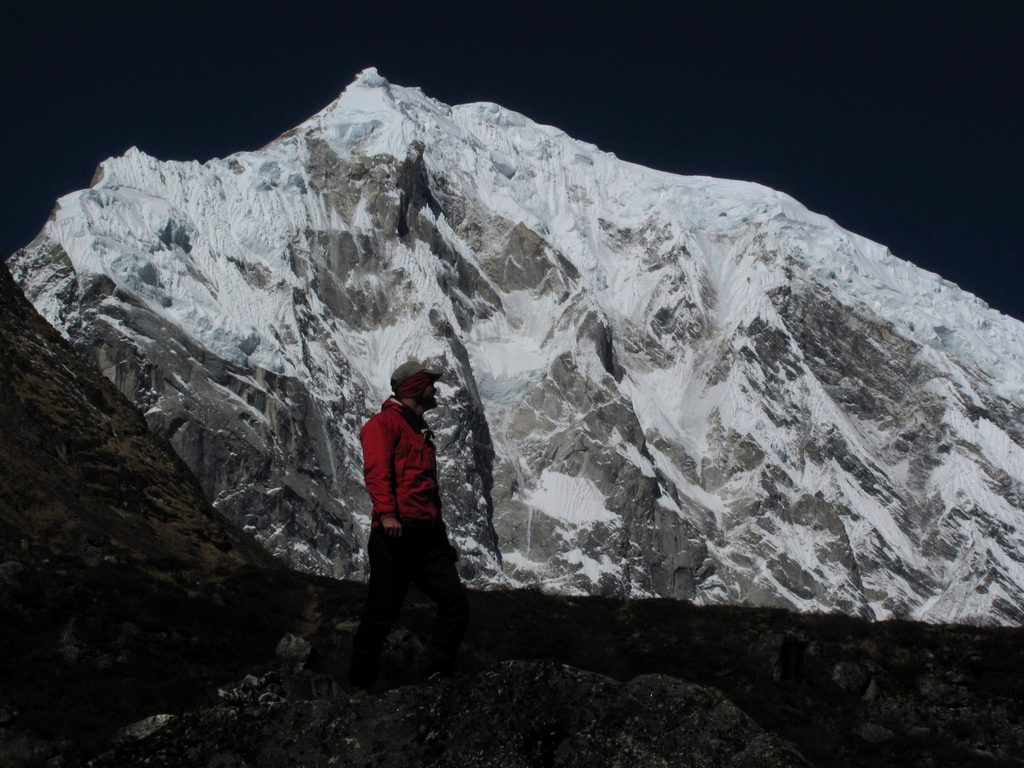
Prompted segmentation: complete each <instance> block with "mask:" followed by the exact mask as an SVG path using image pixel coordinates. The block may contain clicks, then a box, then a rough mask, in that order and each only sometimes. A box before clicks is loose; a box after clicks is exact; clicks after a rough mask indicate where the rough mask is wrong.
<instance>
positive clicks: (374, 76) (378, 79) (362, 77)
mask: <svg viewBox="0 0 1024 768" xmlns="http://www.w3.org/2000/svg"><path fill="white" fill-rule="evenodd" d="M352 85H355V86H360V87H363V88H384V87H386V86H388V85H390V83H388V81H387V79H386V78H384V77H383V76H382V75H381V74H380V73H379V72H378V71H377V68H376V67H367V68H366V69H364V70H363V71H362V72H360V73H358V74H357V75H356V79H355V80H353V81H352Z"/></svg>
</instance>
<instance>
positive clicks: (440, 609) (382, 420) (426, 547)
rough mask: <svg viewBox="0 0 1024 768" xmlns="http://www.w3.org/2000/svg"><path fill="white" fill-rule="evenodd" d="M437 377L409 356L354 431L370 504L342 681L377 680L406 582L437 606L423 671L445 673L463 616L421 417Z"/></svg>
mask: <svg viewBox="0 0 1024 768" xmlns="http://www.w3.org/2000/svg"><path fill="white" fill-rule="evenodd" d="M439 378H441V372H440V371H439V370H433V369H431V368H428V367H427V366H425V365H423V364H422V363H420V362H419V361H417V360H410V361H409V362H407V363H404V364H403V365H400V366H399V367H398V369H397V370H395V372H394V373H393V374H392V375H391V389H392V391H393V393H394V395H393V396H392V397H391V398H389V399H388V400H386V401H385V402H384V405H383V406H382V407H381V410H380V413H378V414H376V415H375V416H373V417H372V418H371V419H370V420H369V421H368V422H366V425H365V426H364V427H363V428H362V430H361V431H360V433H359V440H360V442H361V443H362V445H363V474H364V477H365V480H366V490H367V491H368V492H369V494H370V501H371V502H372V504H373V509H372V520H371V529H370V541H369V544H368V545H367V549H368V552H369V557H370V588H369V594H368V595H367V599H366V606H365V607H364V608H363V614H362V621H361V622H360V624H359V629H358V630H357V631H356V637H355V642H354V644H353V651H352V663H351V667H350V668H349V680H350V681H351V682H352V683H353V684H354V685H358V686H360V687H364V688H369V687H370V686H371V685H373V683H374V681H375V680H376V679H377V667H378V660H379V657H380V651H381V647H382V646H383V644H384V639H385V638H386V637H387V635H388V632H389V631H390V630H391V625H392V624H394V622H395V621H396V620H397V619H398V614H399V611H400V609H401V607H402V603H403V602H404V600H405V593H406V591H407V590H408V588H409V583H410V582H412V583H413V584H415V585H416V586H417V587H419V588H420V589H421V590H423V592H424V593H425V594H426V595H427V596H428V597H429V598H430V599H431V600H433V601H434V602H435V603H436V604H437V615H436V617H435V619H434V631H433V636H432V638H431V642H430V668H429V669H428V674H432V673H434V672H440V673H441V674H442V675H445V676H451V675H452V674H454V670H455V656H456V653H457V652H458V649H459V645H460V644H461V642H462V636H463V634H465V631H466V624H467V621H468V619H469V601H468V600H467V597H466V590H465V588H464V587H463V586H462V582H461V581H460V580H459V574H458V571H457V570H456V569H455V560H456V559H457V558H458V554H457V553H456V551H455V548H454V547H452V545H451V544H450V543H449V542H448V534H447V531H446V529H445V525H444V521H443V520H442V519H441V495H440V492H439V490H438V484H437V460H436V456H435V451H434V444H433V442H432V440H431V432H430V429H429V428H428V427H427V424H426V422H425V421H424V419H423V414H424V412H425V411H428V410H430V409H431V408H436V407H437V400H436V399H435V390H434V382H435V381H437V380H438V379H439Z"/></svg>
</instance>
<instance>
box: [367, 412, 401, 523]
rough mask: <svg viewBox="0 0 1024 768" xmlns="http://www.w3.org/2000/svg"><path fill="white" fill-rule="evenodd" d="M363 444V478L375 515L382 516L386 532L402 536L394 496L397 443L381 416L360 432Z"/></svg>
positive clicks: (381, 521) (380, 517)
mask: <svg viewBox="0 0 1024 768" xmlns="http://www.w3.org/2000/svg"><path fill="white" fill-rule="evenodd" d="M359 441H360V442H361V443H362V445H363V480H364V481H365V483H366V490H367V492H368V493H369V494H370V503H371V504H372V505H373V511H372V515H373V517H376V518H379V519H380V524H381V526H382V527H383V528H384V533H386V534H387V535H388V536H401V535H402V523H401V522H400V521H399V520H398V502H397V499H396V498H395V478H394V468H395V443H394V439H393V437H392V435H391V434H390V433H389V432H388V431H387V430H386V429H384V427H383V425H382V424H381V423H380V420H379V419H371V420H370V421H368V422H367V423H366V426H364V427H363V429H362V430H361V431H360V433H359Z"/></svg>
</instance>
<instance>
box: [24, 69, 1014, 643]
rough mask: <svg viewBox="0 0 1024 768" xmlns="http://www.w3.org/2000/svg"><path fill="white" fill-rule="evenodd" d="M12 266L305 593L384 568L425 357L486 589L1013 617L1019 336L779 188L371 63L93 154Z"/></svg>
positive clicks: (457, 501)
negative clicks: (407, 400) (368, 548)
mask: <svg viewBox="0 0 1024 768" xmlns="http://www.w3.org/2000/svg"><path fill="white" fill-rule="evenodd" d="M640 130H642V128H641V129H640ZM11 266H12V270H13V271H14V274H15V276H16V278H17V280H18V282H19V283H20V284H21V285H22V287H23V288H24V289H25V291H26V293H27V294H28V296H29V297H30V298H31V300H32V301H33V302H34V303H35V305H36V306H37V307H38V308H39V309H40V311H41V312H42V313H43V314H44V316H45V317H47V319H49V320H50V321H51V322H52V323H54V325H56V326H57V327H58V328H59V329H61V331H62V332H63V333H64V334H66V335H67V337H68V338H69V339H70V340H71V342H72V343H73V345H74V346H75V348H76V349H77V350H78V351H79V352H80V353H82V354H84V355H86V356H87V357H89V358H91V359H92V360H93V361H94V362H95V363H96V364H97V365H98V366H99V367H100V369H101V370H102V371H103V372H104V374H105V375H106V376H107V377H108V378H110V379H111V380H112V381H114V382H115V383H116V384H117V386H118V388H119V389H120V390H121V391H122V392H123V393H125V394H126V395H127V396H129V397H130V398H131V399H132V400H133V401H134V402H135V403H136V404H137V405H138V406H139V407H140V408H141V409H142V410H143V411H144V412H145V413H146V418H147V420H148V422H149V424H150V425H151V427H152V428H153V429H154V430H155V431H156V432H157V433H158V434H160V435H162V436H164V437H166V438H167V439H169V440H170V441H171V443H172V445H173V446H174V447H175V450H177V451H178V452H179V454H180V455H181V456H182V457H183V459H184V460H185V461H186V463H187V464H188V465H189V466H190V467H191V468H192V469H193V471H195V473H196V475H197V476H198V477H199V480H200V483H201V485H202V488H203V491H204V493H205V494H206V495H207V497H208V498H209V499H210V500H211V501H212V502H213V504H214V505H215V507H216V508H217V509H219V510H221V511H222V512H224V513H225V514H226V515H227V516H229V517H230V518H232V519H234V520H236V521H238V522H239V523H241V524H242V525H244V526H245V527H246V530H248V531H250V532H252V533H254V534H255V535H256V536H257V537H258V538H259V539H260V540H261V541H263V543H264V544H265V545H266V546H267V547H268V548H270V549H271V551H273V552H275V553H276V554H278V555H280V556H281V557H283V558H285V559H287V560H288V561H289V562H290V563H292V564H293V565H296V566H298V567H300V568H304V569H306V570H310V571H313V572H316V573H322V574H330V575H335V576H356V577H358V576H361V575H363V569H364V566H365V563H364V562H363V558H362V554H361V553H362V544H363V542H364V540H365V537H366V535H367V525H368V514H367V504H368V502H367V499H366V497H365V492H364V491H363V490H362V487H361V480H360V464H359V448H358V442H357V439H356V434H357V431H358V427H359V426H360V425H361V423H362V422H363V421H364V420H365V419H366V418H367V417H368V416H369V415H370V414H371V413H372V412H374V411H375V410H376V409H377V408H378V407H379V404H380V401H381V400H382V399H383V398H384V397H385V396H386V395H387V377H388V374H389V372H390V371H391V370H392V369H393V368H394V367H395V366H396V365H397V364H398V363H399V362H401V361H402V360H403V359H404V358H406V357H408V356H413V355H415V356H420V357H425V358H430V359H432V360H435V361H437V360H441V359H442V358H443V359H444V361H445V364H446V366H447V368H448V370H449V371H450V374H449V376H447V377H446V380H445V381H444V382H443V385H442V386H441V387H440V394H441V399H442V402H443V405H444V407H443V408H442V409H441V410H440V411H438V412H434V413H433V414H432V415H431V416H430V419H431V421H432V424H433V426H434V427H435V428H436V430H437V431H438V433H439V440H438V443H439V449H440V450H439V453H440V456H441V459H442V488H443V493H444V503H445V514H446V517H447V519H448V521H449V525H450V528H451V530H452V531H453V532H454V534H455V538H456V539H457V543H458V545H459V547H460V549H461V550H462V552H463V553H464V555H465V556H464V558H463V560H462V568H463V570H464V575H465V576H467V577H468V578H470V579H471V580H473V582H474V583H476V584H479V585H491V586H501V585H523V584H542V585H545V587H546V588H549V589H552V590H556V591H561V592H565V593H599V594H606V595H620V596H625V595H630V596H643V595H662V596H673V597H680V598H685V599H687V600H691V601H694V602H697V603H701V604H711V603H744V604H755V605H782V606H787V607H790V608H796V609H799V610H840V611H843V612H846V613H849V614H851V615H857V616H863V617H869V618H886V617H901V616H911V617H919V618H923V619H927V620H937V621H946V620H949V621H964V622H985V623H989V622H992V623H1006V624H1018V623H1020V622H1021V620H1022V619H1024V555H1022V552H1024V512H1022V505H1024V501H1022V499H1024V493H1022V489H1024V430H1022V427H1021V424H1022V423H1024V422H1022V416H1024V326H1022V325H1021V324H1020V323H1019V322H1017V321H1015V320H1012V319H1010V318H1007V317H1004V316H1002V315H999V314H998V313H997V312H995V311H993V310H991V309H989V308H988V307H987V306H985V305H984V304H983V303H982V302H980V301H979V300H978V299H976V298H975V297H973V296H970V295H969V294H966V293H964V292H962V291H960V290H959V289H957V288H956V286H953V285H952V284H950V283H948V282H946V281H944V280H942V279H941V278H939V277H938V276H936V275H932V274H929V273H926V272H924V271H922V270H919V269H917V268H915V267H913V266H912V265H910V264H908V263H906V262H903V261H900V260H899V259H897V258H895V257H893V256H892V255H891V254H890V253H889V252H888V251H887V250H886V249H885V248H883V247H881V246H879V245H877V244H874V243H871V242H869V241H866V240H864V239H863V238H860V237H857V236H856V235H853V234H851V233H848V232H846V231H844V230H842V229H841V228H840V227H838V226H837V225H836V224H835V223H834V222H832V221H830V220H828V219H826V218H824V217H822V216H818V215H815V214H813V213H811V212H809V211H807V210H806V209H805V208H804V207H803V206H801V205H800V204H799V203H797V202H796V201H794V200H793V199H791V198H789V197H787V196H786V195H784V194H781V193H778V192H775V191H772V190H769V189H765V188H764V187H760V186H758V185H754V184H747V183H742V182H734V181H722V180H716V179H709V178H702V177H681V176H673V175H669V174H665V173H660V172H657V171H651V170H648V169H645V168H641V167H638V166H635V165H631V164H629V163H625V162H622V161H620V160H618V159H616V158H615V157H614V156H612V155H609V154H606V153H603V152H601V151H599V150H598V149H597V148H595V147H593V146H591V145H587V144H584V143H581V142H578V141H574V140H573V139H571V138H570V137H568V136H566V135H565V134H564V133H562V132H560V131H558V130H557V129H554V128H550V127H546V126H541V125H537V124H535V123H533V122H531V121H529V120H528V119H526V118H525V117H523V116H521V115H518V114H515V113H513V112H510V111H508V110H505V109H503V108H501V107H499V106H497V105H493V104H470V105H463V106H457V107H449V106H446V105H444V104H441V103H439V102H437V101H434V100H432V99H430V98H428V97H426V96H425V95H424V94H423V93H422V92H420V91H419V90H418V89H410V88H401V87H397V86H394V85H391V84H389V83H388V82H387V81H385V80H384V79H383V78H382V77H380V76H379V75H378V74H377V73H376V72H375V71H373V70H368V71H366V72H364V73H363V74H362V75H360V76H359V78H358V79H357V80H356V81H355V82H354V83H353V84H352V85H351V86H349V88H348V89H346V91H345V92H344V93H343V94H342V95H341V97H340V98H339V99H338V100H337V101H336V102H334V103H333V104H331V105H330V106H328V107H327V108H326V109H324V110H323V111H322V112H320V113H319V114H317V115H315V116H313V117H312V118H310V120H308V121H306V122H305V123H303V124H302V125H300V126H298V127H297V128H295V129H293V130H290V131H288V132H287V133H285V134H284V135H282V136H281V137H280V138H278V139H277V140H275V141H274V142H272V143H271V144H269V145H268V146H266V147H264V148H262V149H260V150H258V151H256V152H244V153H239V154H236V155H233V156H231V157H229V158H226V159H223V160H221V159H215V160H211V161H209V162H207V163H205V164H199V163H176V162H160V161H158V160H156V159H153V158H151V157H148V156H146V155H145V154H143V153H142V152H140V151H138V150H135V149H133V150H131V151H129V152H128V153H127V154H126V155H125V156H123V157H120V158H113V159H110V160H108V161H106V162H104V163H103V164H102V166H101V168H100V172H99V173H98V175H97V179H96V181H95V182H94V184H93V186H92V187H91V188H90V189H87V190H83V191H81V192H76V193H73V194H71V195H68V196H65V197H64V198H61V200H60V201H59V203H58V206H57V209H56V211H55V212H54V215H53V217H52V219H51V220H50V221H49V222H48V223H47V224H46V226H45V227H44V228H43V231H42V232H41V233H40V235H39V236H38V237H37V238H36V240H35V241H34V242H33V243H31V244H30V245H29V246H27V247H26V248H25V249H23V250H22V251H20V252H18V253H17V254H16V255H15V256H14V258H13V260H12V263H11Z"/></svg>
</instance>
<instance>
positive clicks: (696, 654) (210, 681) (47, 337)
mask: <svg viewBox="0 0 1024 768" xmlns="http://www.w3.org/2000/svg"><path fill="white" fill-rule="evenodd" d="M0 426H2V428H3V431H4V436H5V440H4V441H2V442H0V466H2V467H3V472H2V475H0V766H3V767H4V768H18V767H19V766H50V767H51V768H56V767H57V766H65V767H68V766H77V765H86V764H89V765H93V766H136V765H142V764H149V765H158V766H203V767H204V768H205V767H206V766H211V767H213V766H222V767H226V766H236V767H241V766H253V767H254V768H255V767H256V766H286V765H296V766H315V765H321V766H325V765H344V766H364V765H365V766H369V765H380V766H419V765H422V766H456V765H457V766H577V765H578V766H583V765H587V766H594V765H610V766H624V767H625V766H745V767H747V766H749V767H753V766H791V765H792V766H799V765H817V766H823V767H824V766H866V765H871V766H886V765H890V766H944V765H956V766H1010V765H1018V764H1019V759H1020V755H1021V754H1024V675H1022V673H1024V630H1020V629H985V628H973V627H949V626H927V625H921V624H914V623H904V622H886V623H881V624H869V623H866V622H862V621H857V620H854V619H851V618H847V617H841V616H815V615H795V614H790V613H786V612H783V611H772V610H762V609H750V608H734V607H716V608H697V607H693V606H690V605H687V604H685V603H680V602H676V601H671V600H645V601H623V600H612V599H603V598H567V597H559V596H551V595H544V594H541V593H538V592H533V591H518V592H487V593H473V594H472V596H471V600H472V611H473V613H472V623H471V626H470V631H469V634H468V636H467V640H466V646H465V652H464V654H463V664H462V668H461V670H460V674H459V675H458V676H457V677H456V678H455V679H454V680H427V681H425V680H423V679H422V678H421V677H420V676H419V674H418V672H417V669H418V668H419V666H420V665H421V664H422V663H423V662H425V647H426V639H427V636H428V632H429V624H430V614H431V610H432V604H431V603H430V602H429V601H427V600H426V599H425V598H423V597H422V596H421V595H418V594H417V593H413V594H412V595H411V596H410V604H409V605H408V606H407V610H406V612H405V613H404V614H403V620H402V624H401V625H400V626H399V627H398V628H396V631H395V632H394V633H393V634H392V636H391V638H390V639H389V641H388V645H387V648H386V651H385V655H384V658H383V660H382V661H383V675H382V680H381V681H380V683H379V686H378V688H376V689H375V690H373V691H371V692H370V693H369V694H366V693H361V692H352V691H348V690H346V689H344V688H343V687H342V686H341V684H340V681H341V680H342V679H343V677H344V669H345V664H346V662H347V657H348V653H349V650H350V647H351V640H352V635H353V633H354V630H355V626H356V620H357V612H358V610H359V606H360V605H361V603H362V600H363V597H364V594H365V592H364V587H363V586H362V585H360V584H354V583H347V582H336V581H329V580H325V579H317V578H313V577H309V576H304V575H301V574H297V573H292V572H290V571H288V570H287V569H285V568H283V567H282V566H280V565H279V564H278V563H277V562H276V561H274V560H272V559H271V558H270V557H269V556H268V555H266V553H264V552H263V551H262V550H261V549H260V548H259V547H258V546H257V545H256V544H255V543H254V542H253V541H251V540H250V539H248V538H247V537H246V536H245V535H244V534H242V533H241V532H240V531H238V530H236V529H235V528H234V527H233V526H231V525H229V524H228V523H226V522H225V521H223V520H222V519H221V518H220V517H219V516H218V515H217V513H216V512H215V511H214V510H212V509H211V508H210V507H209V506H208V505H207V504H206V502H205V501H204V500H203V498H202V495H201V492H200V490H199V487H198V485H197V484H196V482H195V480H194V478H192V476H191V475H190V474H189V473H188V471H187V469H186V468H185V467H184V465H183V464H182V463H181V462H180V461H179V460H178V459H177V457H176V456H175V455H174V453H173V452H172V451H171V449H170V447H169V446H168V445H167V443H165V442H161V441H159V440H156V439H154V438H153V437H152V436H151V435H150V434H149V433H148V432H147V430H146V425H145V421H144V419H143V418H142V416H141V415H140V414H138V413H137V412H136V411H135V410H134V409H133V408H132V407H131V405H130V404H129V403H128V402H127V401H126V400H124V398H122V397H121V396H120V395H119V394H118V393H117V392H116V390H115V389H114V388H113V386H112V385H110V384H109V383H108V382H107V381H106V380H105V379H104V378H103V377H102V376H101V375H99V373H98V372H96V371H94V370H93V369H92V368H89V367H87V366H85V365H84V364H83V363H81V362H80V361H79V360H78V359H77V358H76V357H75V355H74V354H73V352H72V351H71V350H70V348H69V347H68V346H67V345H66V344H64V342H63V341H62V340H61V339H60V338H59V336H58V335H57V334H56V332H55V331H53V330H52V329H51V328H50V327H49V326H48V325H47V324H46V323H45V322H44V321H42V319H41V318H39V317H38V315H37V314H36V313H35V310H34V309H32V307H31V306H30V305H29V304H28V303H27V302H26V301H25V300H24V298H23V297H22V296H21V294H20V292H18V291H17V289H16V288H15V286H14V285H13V283H12V282H11V280H10V278H9V276H8V274H7V272H6V269H0Z"/></svg>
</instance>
